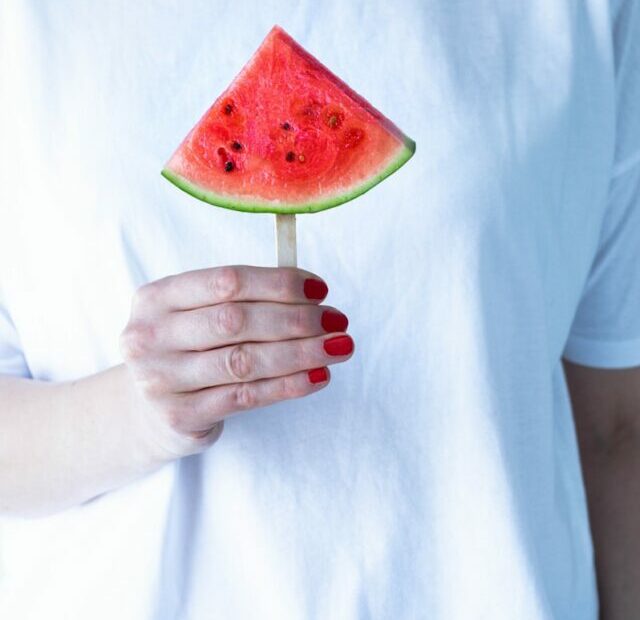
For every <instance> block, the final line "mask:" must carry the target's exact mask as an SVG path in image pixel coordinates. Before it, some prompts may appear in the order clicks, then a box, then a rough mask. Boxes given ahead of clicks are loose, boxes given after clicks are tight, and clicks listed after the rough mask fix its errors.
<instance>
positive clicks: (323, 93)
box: [162, 26, 415, 213]
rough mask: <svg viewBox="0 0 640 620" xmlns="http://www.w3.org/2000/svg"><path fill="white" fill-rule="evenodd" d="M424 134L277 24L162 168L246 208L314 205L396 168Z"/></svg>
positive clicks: (211, 196) (334, 201)
mask: <svg viewBox="0 0 640 620" xmlns="http://www.w3.org/2000/svg"><path fill="white" fill-rule="evenodd" d="M414 151H415V143H414V142H413V140H411V139H410V138H408V137H407V136H406V135H405V134H404V133H402V131H400V129H398V128H397V127H396V126H395V125H394V124H393V123H392V122H391V121H390V120H389V119H388V118H386V117H385V116H384V115H383V114H382V113H381V112H379V111H378V110H376V109H375V108H374V107H373V106H372V105H371V104H370V103H369V102H367V101H366V100H365V99H364V98H363V97H361V96H360V95H358V94H357V93H356V92H354V91H353V90H352V89H351V88H350V87H349V86H347V85H346V84H345V83H344V82H343V81H342V80H340V79H339V78H338V77H336V76H335V75H334V74H333V73H331V72H330V71H329V70H328V69H327V68H326V67H325V66H324V65H322V64H321V63H320V62H319V61H318V60H316V59H315V58H314V57H313V56H312V55H311V54H309V53H308V52H307V51H305V50H304V49H303V48H302V47H301V46H300V45H299V44H298V43H296V42H295V41H294V40H293V39H292V38H291V37H290V36H289V35H288V34H287V33H286V32H284V30H282V28H280V27H279V26H275V27H274V28H273V29H272V30H271V31H270V32H269V34H268V35H267V37H266V38H265V40H264V41H263V42H262V44H261V45H260V47H259V48H258V50H257V51H256V52H255V54H254V55H253V57H252V58H251V59H250V60H249V62H248V63H247V64H246V65H245V67H244V68H243V69H242V71H241V72H240V73H239V75H238V76H237V77H236V78H235V79H234V80H233V82H232V83H231V85H230V86H229V87H228V88H227V89H226V90H225V91H224V92H223V93H222V95H220V97H219V98H218V99H217V100H216V101H215V102H214V103H213V105H212V106H211V107H210V108H209V110H207V112H206V113H205V115H204V116H203V117H202V118H201V119H200V121H199V122H198V123H197V125H196V126H195V127H194V128H193V129H192V130H191V131H190V132H189V134H188V135H187V137H186V138H185V139H184V140H183V142H182V144H181V145H180V146H179V147H178V149H177V150H176V152H175V153H174V154H173V156H172V157H171V159H170V160H169V162H168V163H167V164H166V166H165V168H164V169H163V171H162V174H163V175H164V176H165V177H166V178H167V179H169V180H170V181H171V182H172V183H175V184H176V185H177V186H178V187H180V188H181V189H183V190H184V191H186V192H188V193H189V194H191V195H193V196H195V197H196V198H199V199H201V200H204V201H206V202H208V203H211V204H214V205H217V206H220V207H227V208H230V209H236V210H239V211H252V212H269V213H309V212H314V211H322V210H324V209H329V208H330V207H335V206H337V205H339V204H342V203H344V202H347V201H348V200H351V199H353V198H355V197H357V196H359V195H360V194H362V193H364V192H366V191H367V190H368V189H370V188H371V187H373V186H374V185H376V184H377V183H379V182H380V181H382V180H383V179H384V178H386V177H387V176H389V175H390V174H392V173H393V172H395V171H396V170H397V169H398V168H400V166H402V165H403V164H404V163H405V162H406V161H407V160H408V159H409V158H410V157H411V156H412V155H413V153H414Z"/></svg>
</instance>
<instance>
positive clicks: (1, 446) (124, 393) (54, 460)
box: [0, 366, 167, 516]
mask: <svg viewBox="0 0 640 620" xmlns="http://www.w3.org/2000/svg"><path fill="white" fill-rule="evenodd" d="M137 407H138V403H137V402H136V399H135V396H134V390H133V386H132V383H131V381H130V379H129V377H128V373H127V369H126V368H125V367H124V366H116V367H114V368H112V369H110V370H107V371H104V372H101V373H98V374H96V375H92V376H89V377H86V378H83V379H80V380H78V381H73V382H64V383H46V382H41V381H31V380H25V379H15V378H9V377H1V378H0V513H3V514H15V515H25V516H37V515H43V514H48V513H52V512H55V511H58V510H61V509H63V508H66V507H69V506H72V505H75V504H79V503H81V502H83V501H86V500H88V499H91V498H92V497H95V496H97V495H99V494H101V493H103V492H105V491H109V490H112V489H115V488H117V487H120V486H122V485H124V484H126V483H127V482H130V481H131V480H133V479H135V478H137V477H140V476H142V475H144V474H145V473H148V472H150V471H153V470H154V469H156V468H158V467H159V466H160V465H161V464H162V463H163V462H166V460H167V459H166V455H165V454H163V453H162V452H161V451H160V450H159V449H158V448H156V446H155V444H154V443H152V442H151V441H150V439H149V438H148V437H149V435H148V432H147V430H146V429H144V430H143V429H142V425H143V421H142V417H141V416H140V415H138V414H139V412H138V411H137V410H136V409H137Z"/></svg>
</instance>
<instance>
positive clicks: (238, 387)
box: [172, 367, 331, 433]
mask: <svg viewBox="0 0 640 620" xmlns="http://www.w3.org/2000/svg"><path fill="white" fill-rule="evenodd" d="M330 379H331V375H330V372H329V369H328V368H325V367H320V368H315V369H313V370H311V371H302V372H296V373H293V374H290V375H286V376H283V377H276V378H269V379H260V380H258V381H251V382H249V383H236V384H232V385H222V386H218V387H212V388H208V389H204V390H200V391H199V392H191V393H189V394H182V395H180V397H179V399H178V400H177V402H176V404H175V406H174V410H173V416H172V417H173V426H174V428H175V430H178V431H180V432H189V433H199V432H203V431H208V430H209V429H210V428H212V427H213V426H214V425H215V424H216V423H217V422H220V421H221V420H223V419H224V418H225V417H228V416H229V415H231V414H233V413H236V412H240V411H246V410H247V409H255V408H257V407H264V406H266V405H271V404H273V403H276V402H278V401H281V400H287V399H292V398H301V397H302V396H307V395H309V394H312V393H313V392H317V391H318V390H321V389H322V388H323V387H326V386H327V384H328V383H329V381H330Z"/></svg>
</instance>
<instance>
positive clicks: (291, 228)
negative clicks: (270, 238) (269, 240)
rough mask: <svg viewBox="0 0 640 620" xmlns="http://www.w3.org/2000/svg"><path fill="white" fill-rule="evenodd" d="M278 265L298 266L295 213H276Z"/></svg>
mask: <svg viewBox="0 0 640 620" xmlns="http://www.w3.org/2000/svg"><path fill="white" fill-rule="evenodd" d="M276 252H277V256H278V267H297V266H298V261H297V255H296V216H295V213H291V214H289V213H287V214H281V213H277V214H276Z"/></svg>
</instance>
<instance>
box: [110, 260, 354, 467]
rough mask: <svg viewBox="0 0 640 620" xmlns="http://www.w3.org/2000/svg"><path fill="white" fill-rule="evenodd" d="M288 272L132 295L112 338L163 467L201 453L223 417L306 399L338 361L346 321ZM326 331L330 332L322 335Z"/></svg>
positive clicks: (244, 273) (220, 273) (322, 289)
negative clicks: (164, 457)
mask: <svg viewBox="0 0 640 620" xmlns="http://www.w3.org/2000/svg"><path fill="white" fill-rule="evenodd" d="M326 294H327V286H326V285H325V284H324V282H323V281H322V280H321V279H319V278H318V277H317V276H315V275H313V274H311V273H309V272H307V271H302V270H300V269H295V268H264V267H250V266H230V267H229V266H225V267H216V268H212V269H202V270H198V271H190V272H186V273H182V274H179V275H175V276H169V277H166V278H163V279H161V280H157V281H155V282H152V283H150V284H146V285H144V286H142V287H141V288H140V289H138V291H137V292H136V294H135V297H134V300H133V308H132V312H131V318H130V320H129V323H128V324H127V326H126V328H125V330H124V331H123V333H122V335H121V349H122V353H123V357H124V360H125V363H126V365H127V366H128V368H129V370H130V371H131V376H132V378H133V382H134V388H135V389H134V393H135V395H136V399H137V403H136V406H137V408H138V409H139V410H140V412H141V415H142V416H143V417H144V418H145V420H144V422H145V425H144V428H147V429H149V432H153V433H154V434H155V435H156V438H157V441H158V443H159V444H160V445H161V446H162V448H163V449H164V450H165V451H167V452H168V453H169V454H170V456H169V457H168V458H176V457H180V456H185V455H187V454H193V453H196V452H200V451H202V450H204V449H205V448H206V447H208V446H209V445H211V444H212V443H213V442H215V441H216V440H217V439H218V437H219V436H220V433H221V432H222V427H223V420H224V418H226V417H227V416H229V415H231V414H233V413H236V412H239V411H244V410H247V409H254V408H256V407H263V406H265V405H269V404H271V403H275V402H277V401H280V400H285V399H289V398H298V397H301V396H307V395H308V394H312V393H313V392H316V391H318V390H320V389H322V388H323V387H325V386H326V385H327V384H328V382H329V379H330V375H329V370H328V368H326V366H327V365H328V364H335V363H337V362H344V361H346V360H347V359H349V357H351V355H352V353H353V340H352V339H351V337H350V336H347V335H346V334H344V333H343V332H344V331H345V330H346V329H347V323H348V321H347V317H346V316H345V315H344V314H342V313H340V312H338V311H337V310H336V309H335V308H331V307H329V306H321V305H318V304H319V303H320V301H322V299H324V298H325V296H326ZM329 332H339V333H332V334H331V335H327V334H328V333H329Z"/></svg>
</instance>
